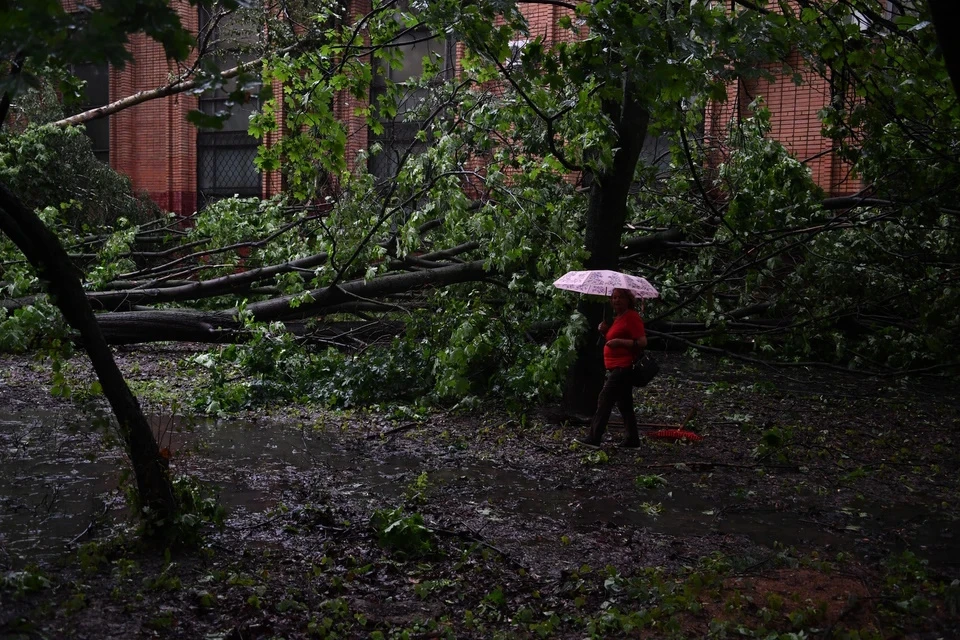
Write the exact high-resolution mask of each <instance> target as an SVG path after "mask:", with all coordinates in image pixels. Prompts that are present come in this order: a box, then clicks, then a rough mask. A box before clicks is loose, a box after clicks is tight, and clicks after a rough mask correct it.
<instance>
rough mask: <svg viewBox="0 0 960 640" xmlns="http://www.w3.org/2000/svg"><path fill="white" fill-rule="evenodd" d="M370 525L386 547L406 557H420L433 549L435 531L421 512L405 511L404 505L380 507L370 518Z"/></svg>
mask: <svg viewBox="0 0 960 640" xmlns="http://www.w3.org/2000/svg"><path fill="white" fill-rule="evenodd" d="M370 526H371V527H373V530H374V532H376V534H377V538H378V540H379V541H380V544H381V545H382V546H383V547H384V548H386V549H390V550H391V551H394V552H396V553H398V554H400V555H402V556H404V557H409V558H418V557H421V556H424V555H427V554H429V553H431V552H432V551H433V548H434V542H433V532H432V531H430V529H428V528H427V526H426V525H425V524H424V521H423V516H421V515H420V514H419V513H412V514H408V513H405V512H404V510H403V508H402V507H397V508H396V509H378V510H377V511H375V512H374V513H373V516H371V518H370Z"/></svg>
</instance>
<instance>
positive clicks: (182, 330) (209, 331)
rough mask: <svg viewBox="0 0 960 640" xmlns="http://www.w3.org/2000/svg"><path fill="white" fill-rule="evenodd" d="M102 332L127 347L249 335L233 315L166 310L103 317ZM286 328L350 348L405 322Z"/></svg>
mask: <svg viewBox="0 0 960 640" xmlns="http://www.w3.org/2000/svg"><path fill="white" fill-rule="evenodd" d="M97 323H98V324H99V325H100V331H101V332H102V333H103V337H104V338H105V339H106V341H107V342H108V343H109V344H113V345H128V344H142V343H148V342H202V343H208V344H229V343H240V342H245V341H246V340H248V339H249V338H250V332H249V331H247V330H246V329H245V328H244V327H243V325H242V324H241V323H239V322H238V321H237V320H236V319H235V318H234V317H233V316H232V315H231V314H229V313H225V312H222V311H194V310H191V309H167V310H149V311H129V312H120V313H101V314H99V315H97ZM284 327H285V328H286V330H287V331H289V332H290V333H292V334H294V335H295V336H298V337H301V338H303V339H304V340H306V341H308V342H314V343H320V344H327V345H330V346H335V347H339V348H349V347H355V346H358V345H365V344H369V343H371V342H375V341H376V340H379V339H381V338H386V337H393V336H396V335H399V334H400V333H401V332H402V331H403V329H404V325H403V323H402V322H396V321H383V320H378V321H374V322H334V323H325V324H322V325H319V326H311V325H309V324H307V323H304V322H285V323H284Z"/></svg>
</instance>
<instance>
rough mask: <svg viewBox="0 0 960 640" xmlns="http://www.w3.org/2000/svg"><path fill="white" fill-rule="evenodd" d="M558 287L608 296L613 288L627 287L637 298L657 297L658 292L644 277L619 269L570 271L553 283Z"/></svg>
mask: <svg viewBox="0 0 960 640" xmlns="http://www.w3.org/2000/svg"><path fill="white" fill-rule="evenodd" d="M553 286H555V287H556V288H558V289H566V290H567V291H576V292H578V293H588V294H592V295H596V296H608V295H610V294H612V293H613V290H614V289H627V290H628V291H632V292H633V293H634V294H635V295H636V296H637V297H638V298H658V297H660V293H659V292H658V291H657V290H656V289H654V288H653V285H652V284H650V283H649V282H647V280H646V278H641V277H640V276H631V275H629V274H626V273H620V272H619V271H607V270H606V269H600V270H596V271H570V272H568V273H565V274H564V275H562V276H560V278H559V279H558V280H557V281H556V282H554V283H553Z"/></svg>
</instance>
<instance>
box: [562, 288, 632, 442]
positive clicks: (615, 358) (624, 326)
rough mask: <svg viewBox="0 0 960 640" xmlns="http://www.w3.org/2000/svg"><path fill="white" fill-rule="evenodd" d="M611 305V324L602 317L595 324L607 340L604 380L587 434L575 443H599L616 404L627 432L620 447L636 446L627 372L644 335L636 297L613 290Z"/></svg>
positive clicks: (630, 389) (626, 292)
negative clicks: (601, 320) (612, 315)
mask: <svg viewBox="0 0 960 640" xmlns="http://www.w3.org/2000/svg"><path fill="white" fill-rule="evenodd" d="M610 304H611V305H612V306H613V314H614V319H613V324H612V325H608V324H607V322H606V320H604V321H603V322H601V323H600V326H599V327H597V328H598V329H599V331H600V333H601V334H603V337H604V339H605V340H606V342H605V343H604V345H603V365H604V367H605V368H606V370H607V374H606V379H605V380H604V383H603V389H601V390H600V397H599V398H598V399H597V410H596V413H594V414H593V420H591V422H590V433H589V434H587V436H586V437H585V438H577V442H579V443H581V444H585V445H587V446H590V447H597V446H600V443H601V442H602V441H603V432H604V431H606V428H607V421H608V420H609V419H610V412H611V411H612V410H613V406H614V405H617V408H618V409H619V410H620V415H621V416H623V426H624V427H625V428H626V431H627V433H626V436H625V437H624V439H623V441H622V442H621V443H620V446H621V447H628V448H635V447H639V446H640V433H639V432H638V431H637V416H636V415H634V413H633V381H632V379H631V375H630V374H631V368H632V366H633V361H634V360H635V359H636V358H637V357H638V356H639V355H640V353H641V352H642V351H643V350H644V348H646V346H647V334H646V331H644V328H643V320H642V319H641V318H640V314H639V313H637V310H636V306H637V299H636V297H635V296H634V295H633V293H632V292H630V291H628V290H627V289H614V290H613V294H612V295H611V296H610Z"/></svg>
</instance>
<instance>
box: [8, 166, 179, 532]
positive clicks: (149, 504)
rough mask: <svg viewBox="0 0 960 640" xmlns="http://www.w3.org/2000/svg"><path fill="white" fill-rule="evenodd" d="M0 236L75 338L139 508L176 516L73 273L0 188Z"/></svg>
mask: <svg viewBox="0 0 960 640" xmlns="http://www.w3.org/2000/svg"><path fill="white" fill-rule="evenodd" d="M0 230H2V231H3V232H4V233H6V234H7V235H8V236H9V237H10V239H11V240H13V242H14V243H15V244H16V245H17V247H18V248H19V249H20V250H21V251H22V252H23V254H24V256H26V258H27V260H28V261H29V262H30V264H31V265H33V267H34V268H35V269H36V271H37V274H38V275H39V277H40V278H41V279H43V280H44V281H46V283H47V287H48V291H49V293H50V295H51V297H52V299H53V302H54V303H55V304H56V305H57V307H58V308H59V309H60V312H61V313H63V316H64V318H65V319H66V321H67V322H68V323H69V324H70V326H71V327H73V328H74V329H76V330H77V331H79V332H80V335H81V337H82V339H83V343H84V346H85V349H86V351H87V354H88V355H89V356H90V361H91V362H92V364H93V369H94V371H96V374H97V378H99V380H100V385H101V386H102V387H103V393H104V395H105V396H106V397H107V400H108V401H109V402H110V406H111V407H112V408H113V413H114V415H115V416H116V418H117V422H118V424H119V427H120V433H121V436H122V437H123V439H124V442H125V444H126V446H127V452H128V454H129V455H130V461H131V463H132V464H133V471H134V476H135V477H136V482H137V490H138V492H139V496H140V501H141V506H143V507H144V508H146V509H149V511H150V515H151V516H152V517H156V518H158V519H162V520H168V519H169V518H170V517H171V516H172V515H174V514H175V513H176V510H177V505H176V500H175V498H174V495H173V487H172V485H171V482H170V477H169V474H168V473H167V469H166V466H165V465H164V464H163V459H162V458H161V457H160V450H159V447H158V446H157V441H156V439H155V438H154V437H153V432H152V431H151V429H150V425H149V424H147V420H146V418H145V417H144V415H143V411H142V410H141V409H140V404H139V402H138V401H137V398H136V397H135V396H134V395H133V393H132V392H131V391H130V388H129V387H128V386H127V383H126V381H125V380H124V379H123V374H121V373H120V369H119V368H118V367H117V363H116V362H115V361H114V359H113V353H112V351H111V350H110V347H109V346H108V345H107V343H106V341H105V340H104V338H103V335H102V334H101V333H100V327H99V325H98V324H97V320H96V317H95V316H94V314H93V309H91V308H90V304H89V303H88V302H87V297H86V293H85V292H84V290H83V287H82V286H81V284H80V277H79V273H78V271H77V269H76V268H75V267H74V265H73V263H72V262H70V258H69V257H68V256H67V253H66V251H64V249H63V246H62V245H61V244H60V241H59V240H58V239H57V237H56V236H55V235H54V234H53V233H52V232H51V231H50V230H49V229H47V227H46V226H44V224H43V222H42V221H41V220H40V219H39V218H38V217H37V216H36V215H34V213H33V212H31V211H29V210H28V209H27V208H26V207H24V206H23V204H22V203H21V202H20V200H19V199H18V198H17V197H16V196H15V195H14V194H13V193H11V192H10V190H9V189H7V187H6V185H4V184H2V183H0Z"/></svg>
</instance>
